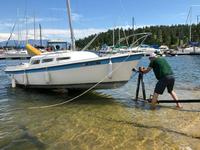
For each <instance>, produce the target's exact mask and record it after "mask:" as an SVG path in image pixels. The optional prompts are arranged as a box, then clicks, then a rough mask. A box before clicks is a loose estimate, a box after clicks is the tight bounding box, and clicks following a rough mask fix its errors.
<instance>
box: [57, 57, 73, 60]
mask: <svg viewBox="0 0 200 150" xmlns="http://www.w3.org/2000/svg"><path fill="white" fill-rule="evenodd" d="M68 59H70V57H59V58H57V59H56V60H57V61H62V60H68Z"/></svg>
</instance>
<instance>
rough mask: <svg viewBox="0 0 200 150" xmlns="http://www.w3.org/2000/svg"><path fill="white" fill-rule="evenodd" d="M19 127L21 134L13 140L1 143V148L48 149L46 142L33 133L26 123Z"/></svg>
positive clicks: (8, 149) (9, 149)
mask: <svg viewBox="0 0 200 150" xmlns="http://www.w3.org/2000/svg"><path fill="white" fill-rule="evenodd" d="M18 129H20V130H21V133H20V135H19V136H18V137H17V138H15V139H12V140H11V141H8V142H5V143H4V144H3V145H1V147H0V148H1V149H3V150H11V149H15V150H16V149H38V150H43V149H46V146H45V144H44V143H42V142H41V141H40V140H39V139H38V138H37V137H36V136H34V135H32V134H31V133H30V132H29V131H28V129H27V128H26V127H25V126H24V125H18Z"/></svg>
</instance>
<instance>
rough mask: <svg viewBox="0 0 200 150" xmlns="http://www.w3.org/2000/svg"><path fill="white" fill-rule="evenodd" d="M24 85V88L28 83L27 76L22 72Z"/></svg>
mask: <svg viewBox="0 0 200 150" xmlns="http://www.w3.org/2000/svg"><path fill="white" fill-rule="evenodd" d="M23 79H24V85H25V86H26V85H27V83H28V79H27V74H26V72H25V71H24V78H23Z"/></svg>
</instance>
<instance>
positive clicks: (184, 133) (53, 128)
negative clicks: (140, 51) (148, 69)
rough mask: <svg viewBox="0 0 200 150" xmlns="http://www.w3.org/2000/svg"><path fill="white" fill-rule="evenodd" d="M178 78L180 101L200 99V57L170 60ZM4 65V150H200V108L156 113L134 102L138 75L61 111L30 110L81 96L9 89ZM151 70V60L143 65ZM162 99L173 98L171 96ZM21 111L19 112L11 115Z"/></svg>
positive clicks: (0, 80) (148, 78)
mask: <svg viewBox="0 0 200 150" xmlns="http://www.w3.org/2000/svg"><path fill="white" fill-rule="evenodd" d="M166 59H167V60H168V62H169V63H170V64H171V66H172V67H173V70H174V73H175V75H176V84H175V90H176V92H177V95H178V96H179V98H180V99H194V98H195V99H200V57H199V56H178V57H170V58H166ZM20 62H21V61H5V60H2V61H0V149H5V150H16V149H17V150H18V149H19V150H22V149H29V150H32V149H33V150H35V149H81V150H82V149H92V150H93V149H98V150H99V149H100V150H101V149H102V150H105V149H120V150H121V149H131V150H133V149H140V150H142V149H145V150H146V149H150V150H151V149H186V150H190V149H199V148H200V129H199V128H200V104H183V109H182V110H178V109H176V108H175V106H174V104H162V105H159V106H157V107H156V109H155V110H152V109H151V106H150V105H149V104H146V103H142V102H138V103H137V102H134V101H132V100H131V98H132V97H134V95H135V88H136V80H137V75H135V74H134V73H133V76H132V78H131V80H130V81H129V82H128V83H127V84H126V85H125V86H123V87H122V88H119V89H113V90H98V91H94V92H90V93H88V94H86V95H84V96H82V97H81V98H79V99H77V100H75V101H73V102H71V103H67V104H64V105H61V106H57V107H53V108H46V109H35V110H28V109H26V108H29V107H33V106H44V105H51V104H55V103H60V102H64V101H66V100H68V99H70V98H73V97H75V96H76V95H78V94H80V93H81V92H77V91H76V92H71V93H66V92H64V91H62V92H61V91H60V92H53V91H47V90H43V91H39V90H32V89H30V90H26V89H21V88H16V89H12V88H10V80H9V78H8V76H7V75H5V73H4V72H3V71H2V69H3V68H4V67H5V65H12V64H16V63H20ZM141 65H142V66H147V65H148V59H147V58H144V59H142V60H141V62H140V64H139V66H141ZM144 80H145V83H146V90H147V95H150V94H151V93H152V91H153V89H154V86H155V83H156V79H155V77H154V75H153V73H149V74H147V75H145V77H144ZM160 99H171V98H170V97H169V96H168V94H167V93H165V94H164V95H162V96H161V97H160ZM17 108H23V109H22V110H18V111H10V110H13V109H17Z"/></svg>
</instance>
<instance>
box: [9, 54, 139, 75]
mask: <svg viewBox="0 0 200 150" xmlns="http://www.w3.org/2000/svg"><path fill="white" fill-rule="evenodd" d="M142 56H143V54H136V55H130V56H129V57H128V56H122V57H116V58H111V61H112V63H120V62H123V61H124V60H125V62H127V61H133V60H139V59H141V57H142ZM127 57H128V59H126V58H127ZM109 61H110V58H106V59H101V60H95V61H87V62H81V63H73V64H64V65H59V66H50V67H43V68H36V69H27V70H25V73H34V72H43V71H46V70H48V71H56V70H63V69H72V68H80V67H88V66H93V65H104V64H108V63H109ZM6 73H7V74H22V73H24V70H19V71H6Z"/></svg>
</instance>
